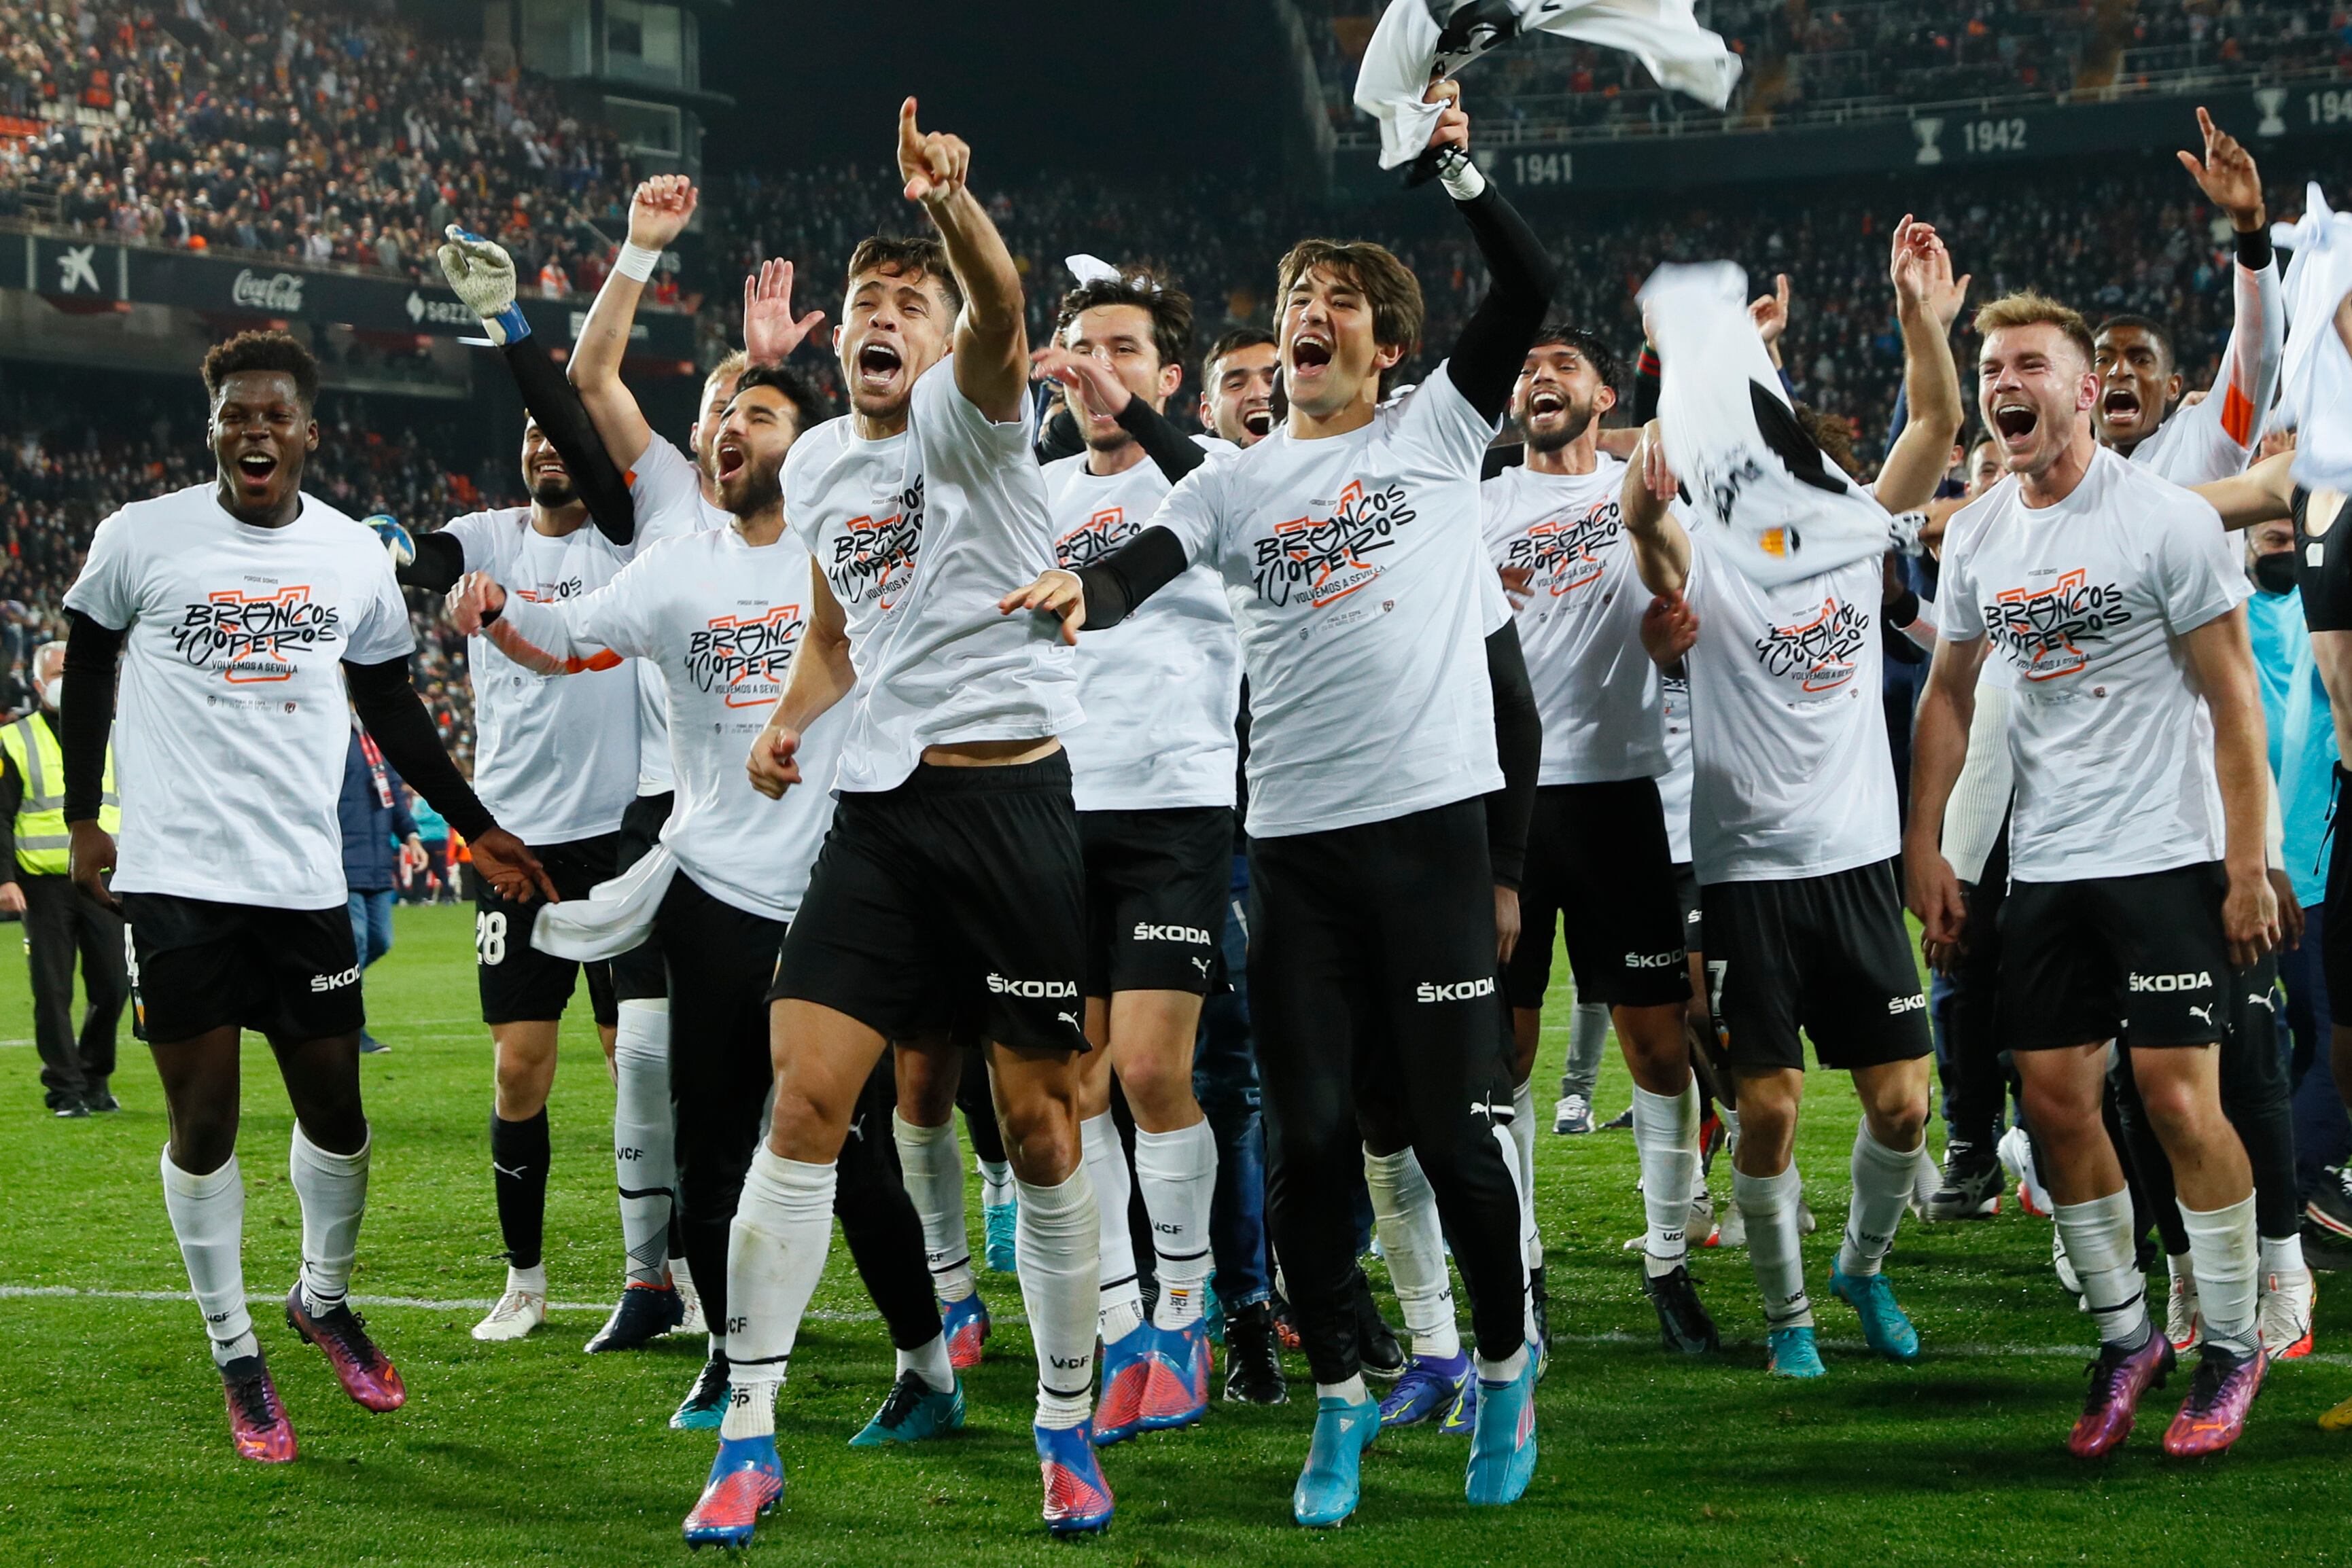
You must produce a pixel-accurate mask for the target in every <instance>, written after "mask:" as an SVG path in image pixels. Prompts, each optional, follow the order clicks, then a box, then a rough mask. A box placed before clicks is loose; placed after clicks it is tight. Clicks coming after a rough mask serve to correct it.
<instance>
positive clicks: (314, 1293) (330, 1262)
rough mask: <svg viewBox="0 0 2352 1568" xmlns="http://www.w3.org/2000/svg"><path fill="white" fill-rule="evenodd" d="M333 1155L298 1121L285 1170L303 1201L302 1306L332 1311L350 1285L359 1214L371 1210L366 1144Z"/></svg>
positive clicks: (296, 1193) (295, 1192)
mask: <svg viewBox="0 0 2352 1568" xmlns="http://www.w3.org/2000/svg"><path fill="white" fill-rule="evenodd" d="M374 1141H375V1140H374V1139H373V1137H371V1138H369V1139H368V1141H367V1142H366V1143H362V1145H360V1146H359V1152H358V1153H357V1154H350V1155H331V1154H329V1153H328V1152H327V1151H326V1150H324V1149H322V1148H320V1147H319V1145H316V1144H314V1143H312V1142H311V1141H310V1138H309V1137H307V1136H306V1135H305V1134H303V1131H302V1124H300V1123H299V1122H297V1123H295V1124H294V1146H293V1149H292V1151H291V1152H290V1153H289V1155H287V1160H286V1165H287V1175H288V1176H289V1178H290V1179H291V1180H292V1182H293V1184H294V1197H295V1201H296V1202H298V1203H299V1204H300V1205H301V1206H302V1310H303V1311H305V1312H310V1313H313V1314H316V1313H319V1312H332V1311H334V1310H335V1309H336V1308H337V1307H340V1306H341V1305H342V1304H343V1297H344V1295H345V1294H346V1293H348V1292H349V1291H350V1290H351V1284H352V1259H354V1258H356V1257H357V1256H358V1255H359V1248H360V1218H361V1217H362V1216H363V1215H364V1214H366V1212H367V1187H368V1149H369V1148H370V1146H371V1145H373V1143H374Z"/></svg>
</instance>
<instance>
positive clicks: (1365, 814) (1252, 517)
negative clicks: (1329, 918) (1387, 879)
mask: <svg viewBox="0 0 2352 1568" xmlns="http://www.w3.org/2000/svg"><path fill="white" fill-rule="evenodd" d="M1493 434H1494V426H1493V425H1492V423H1489V422H1488V421H1487V420H1486V419H1484V418H1482V417H1481V416H1480V415H1479V413H1478V411H1477V410H1476V409H1475V408H1473V407H1471V406H1470V404H1469V402H1467V401H1466V400H1465V398H1464V397H1463V396H1462V394H1461V393H1460V392H1457V391H1455V390H1454V382H1453V381H1452V379H1451V378H1450V376H1449V375H1448V374H1447V371H1446V369H1445V367H1444V366H1443V365H1441V366H1439V367H1438V369H1437V371H1435V373H1433V375H1432V376H1431V377H1430V378H1429V380H1428V381H1426V382H1423V383H1422V385H1421V386H1420V387H1419V388H1418V389H1416V390H1415V391H1414V392H1413V394H1412V396H1411V397H1410V398H1407V399H1404V400H1403V401H1402V402H1392V403H1390V404H1386V405H1383V406H1382V407H1381V409H1380V410H1379V411H1378V412H1377V413H1375V414H1374V415H1373V416H1372V422H1371V423H1370V424H1368V425H1366V426H1364V427H1363V428H1362V429H1360V430H1355V431H1350V432H1349V433H1348V434H1345V435H1336V436H1329V437H1326V438H1324V439H1322V440H1317V441H1300V440H1296V439H1294V438H1293V437H1292V436H1291V435H1290V434H1289V433H1288V432H1287V431H1284V430H1277V431H1276V432H1275V433H1274V434H1272V435H1269V436H1267V437H1266V438H1265V440H1263V441H1261V442H1259V443H1258V444H1256V445H1255V446H1253V447H1250V448H1249V449H1248V450H1247V451H1244V452H1238V453H1234V454H1233V455H1229V456H1220V457H1213V458H1211V459H1210V460H1209V462H1208V463H1207V464H1205V465H1202V467H1200V468H1197V469H1195V470H1193V471H1192V473H1191V474H1188V475H1186V476H1184V479H1183V482H1182V483H1181V484H1179V485H1178V486H1176V487H1175V489H1173V490H1172V491H1171V492H1170V493H1169V496H1168V499H1167V501H1166V502H1165V503H1164V504H1163V505H1162V506H1161V507H1160V511H1159V513H1158V515H1157V516H1155V517H1153V518H1152V519H1151V520H1152V522H1153V523H1154V524H1157V525H1162V526H1165V527H1166V528H1169V529H1170V530H1171V531H1172V532H1173V533H1174V534H1175V536H1176V538H1177V539H1178V541H1179V542H1180V543H1181V544H1182V546H1183V548H1184V552H1185V555H1186V558H1187V559H1189V560H1192V561H1207V562H1210V563H1212V564H1213V565H1214V566H1215V567H1216V568H1217V570H1219V571H1220V572H1221V573H1223V577H1224V580H1225V593H1226V599H1227V602H1228V603H1230V604H1231V605H1232V607H1233V612H1234V624H1235V626H1236V627H1238V628H1239V630H1240V632H1241V640H1242V657H1243V664H1244V669H1245V670H1246V671H1247V673H1248V675H1249V683H1250V755H1249V831H1250V832H1251V833H1252V834H1253V835H1254V836H1255V837H1259V838H1281V837H1284V836H1286V835H1290V834H1296V833H1309V832H1319V831H1326V830H1328V829H1333V828H1345V827H1352V826H1354V825H1356V824H1358V823H1360V822H1378V821H1387V820H1389V819H1391V818H1393V817H1402V816H1406V815H1409V814H1411V813H1412V812H1414V811H1423V810H1431V809H1432V808H1433V807H1437V806H1444V805H1449V804H1451V803H1453V802H1454V801H1456V800H1467V799H1469V798H1470V797H1472V796H1476V795H1485V794H1487V793H1489V792H1491V791H1493V790H1495V789H1500V788H1502V783H1503V774H1502V769H1501V768H1499V767H1498V766H1497V765H1496V759H1495V705H1494V694H1493V691H1492V689H1491V688H1490V686H1489V685H1488V683H1487V675H1486V646H1485V632H1486V629H1487V625H1488V621H1489V616H1488V611H1489V608H1490V607H1491V606H1492V604H1493V603H1494V601H1493V599H1492V598H1490V597H1489V593H1490V591H1491V585H1492V583H1493V579H1494V569H1493V567H1492V566H1490V565H1489V564H1488V563H1487V561H1486V552H1485V550H1484V549H1481V548H1480V547H1479V543H1478V538H1479V535H1478V465H1479V461H1480V459H1481V456H1482V455H1484V453H1485V451H1486V443H1487V442H1488V441H1489V440H1490V439H1491V438H1492V437H1493ZM1081 635H1084V634H1083V633H1081Z"/></svg>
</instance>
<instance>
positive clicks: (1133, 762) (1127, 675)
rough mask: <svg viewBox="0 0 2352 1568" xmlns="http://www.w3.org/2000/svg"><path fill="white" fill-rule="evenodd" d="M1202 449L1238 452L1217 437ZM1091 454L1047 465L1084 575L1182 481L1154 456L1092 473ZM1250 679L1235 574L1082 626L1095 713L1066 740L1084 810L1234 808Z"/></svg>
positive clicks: (1166, 591) (1082, 692) (1187, 578)
mask: <svg viewBox="0 0 2352 1568" xmlns="http://www.w3.org/2000/svg"><path fill="white" fill-rule="evenodd" d="M1196 439H1198V438H1196ZM1201 444H1202V445H1203V446H1205V447H1207V448H1208V449H1209V450H1210V451H1211V452H1212V453H1227V452H1233V451H1235V450H1237V449H1236V448H1235V447H1234V446H1233V445H1232V444H1229V443H1227V442H1223V441H1217V440H1214V439H1201ZM1169 488H1170V486H1169V481H1168V476H1166V475H1165V474H1162V473H1161V472H1160V465H1158V464H1156V463H1154V462H1152V461H1151V459H1150V457H1148V456H1147V457H1145V458H1144V459H1143V460H1142V461H1141V462H1139V463H1136V464H1134V465H1131V466H1129V468H1127V469H1126V470H1125V471H1124V472H1121V473H1118V474H1114V475H1110V476H1100V475H1096V474H1091V473H1089V472H1087V454H1085V453H1083V452H1081V453H1078V454H1076V455H1073V456H1069V457H1065V458H1061V459H1059V460H1058V461H1056V462H1054V463H1049V464H1047V465H1045V497H1046V502H1047V505H1048V506H1050V507H1052V514H1051V515H1052V517H1053V524H1054V554H1055V560H1056V562H1057V563H1058V564H1060V565H1061V566H1064V567H1066V568H1069V569H1072V570H1076V569H1077V568H1079V567H1082V566H1086V565H1088V564H1090V563H1091V562H1093V561H1096V560H1097V559H1101V558H1102V557H1103V556H1104V555H1106V554H1108V552H1110V551H1111V550H1114V549H1118V547H1119V546H1120V545H1122V544H1124V543H1126V542H1127V541H1128V540H1129V539H1131V538H1134V537H1135V536H1136V535H1137V534H1139V533H1141V532H1142V531H1143V528H1144V525H1145V524H1146V523H1147V522H1148V521H1150V517H1151V514H1152V513H1153V512H1154V511H1155V510H1156V509H1157V508H1158V507H1159V506H1160V501H1161V500H1163V499H1164V498H1165V497H1167V494H1168V491H1169ZM1241 684H1242V651H1241V643H1240V640H1239V638H1238V637H1237V636H1236V634H1235V633H1234V615H1233V611H1232V610H1231V609H1230V608H1229V607H1228V606H1227V605H1226V603H1225V585H1224V580H1223V578H1222V577H1220V576H1219V575H1218V573H1217V571H1216V569H1215V568H1214V567H1212V566H1210V565H1208V564H1207V563H1206V562H1202V563H1200V564H1197V565H1195V566H1193V567H1192V568H1191V569H1190V570H1187V571H1185V572H1184V574H1183V575H1182V576H1181V577H1179V578H1177V579H1176V580H1175V581H1173V582H1171V583H1170V584H1168V585H1167V586H1166V587H1165V588H1162V589H1161V590H1160V591H1159V592H1157V593H1155V594H1153V595H1152V596H1151V597H1150V599H1148V600H1146V601H1144V602H1143V604H1142V606H1141V607H1140V608H1139V609H1138V610H1137V611H1136V612H1135V613H1133V614H1132V615H1129V617H1128V618H1127V619H1126V620H1124V621H1122V622H1119V623H1118V625H1116V626H1113V627H1111V628H1110V629H1108V631H1103V632H1084V633H1081V634H1080V636H1079V638H1078V701H1079V704H1080V705H1081V706H1083V707H1084V708H1085V709H1086V712H1087V719H1086V722H1085V723H1084V724H1081V725H1079V726H1078V727H1076V729H1073V730H1070V731H1069V732H1067V733H1066V735H1064V736H1063V737H1062V738H1063V742H1064V744H1065V745H1066V746H1067V747H1069V751H1070V775H1071V788H1072V793H1073V794H1074V795H1075V797H1076V800H1077V807H1078V810H1081V811H1141V810H1168V809H1172V808H1177V807H1186V806H1230V805H1232V804H1233V803H1234V762H1235V759H1236V757H1237V753H1238V750H1239V747H1238V745H1237V743H1236V741H1235V740H1234V714H1235V712H1236V711H1238V708H1239V706H1240V702H1241Z"/></svg>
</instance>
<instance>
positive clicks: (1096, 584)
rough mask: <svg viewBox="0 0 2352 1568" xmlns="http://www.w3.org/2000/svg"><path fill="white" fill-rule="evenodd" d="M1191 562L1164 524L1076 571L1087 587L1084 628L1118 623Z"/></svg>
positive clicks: (1096, 629)
mask: <svg viewBox="0 0 2352 1568" xmlns="http://www.w3.org/2000/svg"><path fill="white" fill-rule="evenodd" d="M1190 564H1191V563H1190V562H1189V561H1187V560H1186V559H1184V546H1183V544H1182V543H1181V541H1180V540H1179V539H1178V538H1176V535H1175V534H1174V533H1173V532H1172V531H1171V530H1170V529H1168V528H1158V527H1154V528H1146V529H1144V530H1143V531H1142V532H1141V533H1139V534H1138V535H1136V536H1135V537H1134V538H1131V539H1129V540H1128V541H1127V542H1126V543H1125V544H1123V545H1121V546H1119V547H1118V549H1115V550H1113V551H1111V552H1110V554H1108V555H1107V556H1105V557H1103V558H1102V559H1100V560H1098V561H1097V562H1095V563H1094V564H1093V565H1092V566H1082V567H1080V568H1078V570H1077V571H1076V573H1075V574H1074V575H1076V578H1077V580H1078V586H1079V587H1080V588H1082V589H1084V590H1085V591H1086V595H1087V623H1086V625H1085V626H1083V627H1081V628H1080V630H1081V631H1086V632H1100V631H1103V630H1105V629H1107V628H1108V627H1112V626H1116V625H1118V623H1119V622H1122V621H1124V620H1126V619H1127V618H1128V616H1129V615H1130V614H1132V613H1133V612H1134V611H1135V607H1136V606H1137V605H1139V604H1141V603H1142V602H1143V601H1145V600H1147V599H1149V598H1150V597H1151V596H1152V595H1153V594H1155V593H1157V592H1159V591H1160V590H1161V589H1163V588H1165V587H1167V586H1168V585H1169V584H1170V583H1171V582H1173V581H1175V580H1177V579H1178V578H1179V577H1181V576H1182V575H1183V574H1184V569H1185V567H1187V566H1188V565H1190Z"/></svg>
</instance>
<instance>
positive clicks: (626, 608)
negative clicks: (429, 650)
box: [449, 561, 659, 675]
mask: <svg viewBox="0 0 2352 1568" xmlns="http://www.w3.org/2000/svg"><path fill="white" fill-rule="evenodd" d="M641 581H642V577H641V575H640V574H639V573H638V571H637V566H636V563H635V562H634V561H632V562H631V563H630V564H629V565H628V566H626V567H624V568H623V569H622V570H621V571H620V573H619V574H618V575H617V576H615V577H614V579H613V580H612V581H610V582H607V583H605V584H604V586H603V587H601V588H598V589H595V590H593V591H590V592H587V593H583V594H581V595H580V596H579V597H577V598H575V599H562V600H556V601H552V602H541V601H537V600H531V599H525V598H523V597H522V596H521V595H520V594H510V593H509V592H508V591H506V590H505V588H503V587H502V586H500V585H499V583H498V582H497V581H495V580H493V579H492V578H491V577H490V574H489V573H488V572H486V571H477V572H469V573H467V576H466V577H465V579H464V580H461V581H460V582H459V583H458V584H457V588H456V590H455V591H452V592H451V593H450V595H449V619H450V621H451V622H454V623H455V624H456V626H457V630H458V631H460V632H464V633H466V635H467V636H468V637H470V636H472V635H474V634H475V633H476V632H480V633H481V634H482V635H484V636H486V637H488V638H489V640H490V641H491V642H492V643H496V644H497V645H498V649H499V652H500V653H504V654H505V655H506V656H507V657H508V658H509V659H512V660H513V661H514V662H515V663H516V664H520V665H522V666H524V667H525V668H526V669H531V670H536V671H538V672H539V673H540V674H542V675H576V674H581V673H582V672H583V671H587V670H609V669H611V668H613V667H614V665H616V664H619V663H620V662H621V661H622V660H623V659H624V658H642V657H650V656H653V655H655V654H656V653H658V652H659V649H657V648H656V646H655V645H654V643H655V640H654V638H653V637H651V636H650V635H648V631H649V629H648V628H647V627H646V626H645V625H644V624H643V623H642V621H643V618H642V617H641V616H639V615H637V614H636V613H635V605H636V603H637V592H638V585H639V583H640V582H641Z"/></svg>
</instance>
